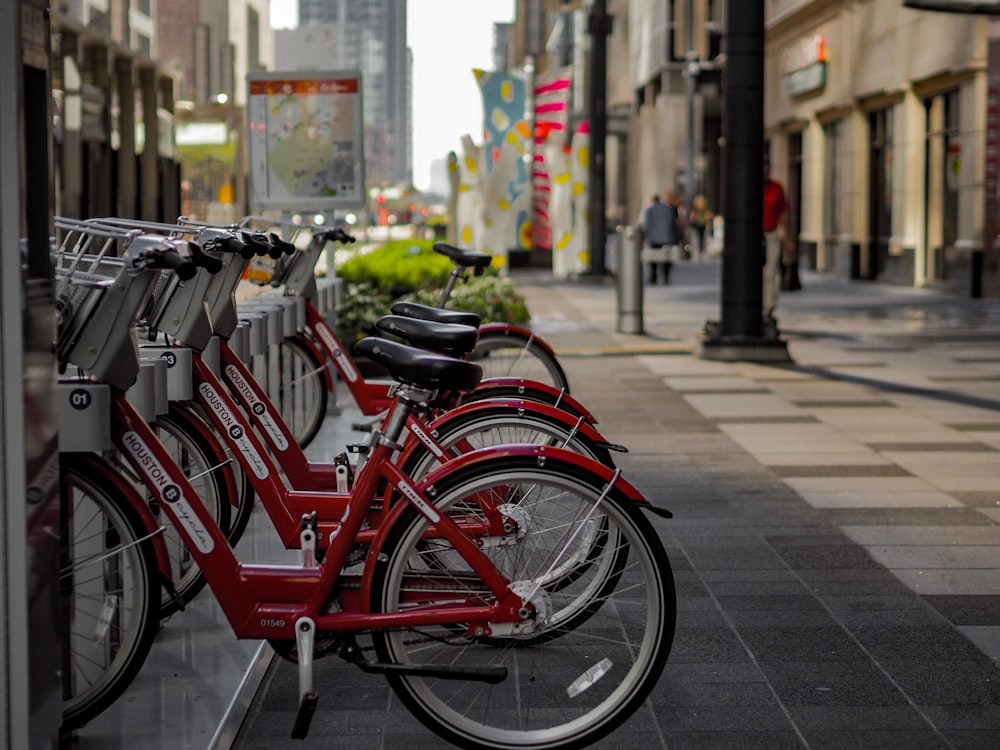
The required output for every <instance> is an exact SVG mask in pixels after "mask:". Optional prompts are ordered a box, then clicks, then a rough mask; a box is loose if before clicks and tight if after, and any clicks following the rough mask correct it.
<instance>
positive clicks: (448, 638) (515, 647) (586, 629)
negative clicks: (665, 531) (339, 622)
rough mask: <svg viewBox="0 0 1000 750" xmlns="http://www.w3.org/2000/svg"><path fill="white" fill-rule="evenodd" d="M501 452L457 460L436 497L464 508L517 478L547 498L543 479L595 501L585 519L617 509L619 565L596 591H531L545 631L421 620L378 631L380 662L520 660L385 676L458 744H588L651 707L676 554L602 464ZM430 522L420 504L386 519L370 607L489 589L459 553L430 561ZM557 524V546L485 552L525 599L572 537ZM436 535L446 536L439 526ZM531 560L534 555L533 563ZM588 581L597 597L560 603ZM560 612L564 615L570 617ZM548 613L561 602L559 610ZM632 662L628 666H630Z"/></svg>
mask: <svg viewBox="0 0 1000 750" xmlns="http://www.w3.org/2000/svg"><path fill="white" fill-rule="evenodd" d="M495 464H496V466H495V470H493V471H489V472H483V471H482V468H483V467H480V468H479V470H478V471H477V472H476V473H475V474H473V473H471V472H464V476H463V472H455V475H454V476H450V477H446V478H445V477H443V478H442V479H441V481H439V482H436V484H435V488H436V489H437V495H436V497H435V504H436V506H437V507H439V508H442V509H445V510H447V509H449V508H451V507H453V506H466V505H468V503H467V502H465V498H467V497H468V496H469V495H470V494H474V493H479V492H484V491H489V490H490V488H497V489H499V488H503V489H504V490H505V491H506V490H507V489H508V488H510V487H511V486H515V485H516V486H527V487H529V488H531V489H530V491H531V492H532V493H534V494H535V495H538V496H539V497H540V495H539V490H540V489H545V490H546V491H547V492H548V491H551V492H552V496H551V497H548V496H546V497H545V498H544V499H542V500H541V501H542V502H545V503H547V504H551V503H555V502H566V500H565V498H568V497H569V496H570V495H572V496H574V497H575V498H576V500H578V501H579V502H580V503H581V505H582V506H583V507H588V509H589V510H591V511H592V515H591V516H590V517H589V518H587V519H586V522H587V523H590V522H591V521H592V520H593V519H594V515H597V514H598V513H599V514H600V515H602V516H604V517H605V518H606V519H607V528H608V529H610V530H612V534H613V536H615V537H618V538H620V546H619V548H618V550H619V552H620V554H621V555H624V557H625V558H626V560H625V561H624V563H623V565H622V570H621V571H620V572H619V574H618V575H617V576H616V577H614V578H608V579H606V581H605V582H604V583H602V584H600V585H599V586H598V587H597V588H596V589H594V588H593V587H590V588H591V589H592V590H590V591H589V592H588V587H589V586H590V581H588V579H586V578H581V579H579V580H577V581H576V582H574V583H573V584H572V585H571V586H570V587H568V588H567V589H563V590H553V591H549V590H548V584H545V585H544V586H543V587H542V588H540V589H538V590H537V591H535V593H534V595H533V596H530V599H531V601H532V603H533V604H535V606H536V611H537V612H539V613H540V614H541V615H542V617H543V618H544V619H543V621H542V623H541V625H540V628H541V631H540V632H525V633H514V634H507V635H502V636H500V637H497V635H496V631H494V633H493V634H491V635H489V636H488V637H484V638H476V637H470V636H469V633H468V631H467V630H466V629H464V628H463V629H462V630H460V631H459V630H458V629H457V627H458V628H461V627H462V626H461V625H460V624H452V625H445V626H440V627H437V626H428V627H424V628H420V629H418V631H417V632H413V631H398V630H397V631H386V632H376V633H373V634H372V637H373V642H374V646H375V651H376V654H377V656H378V658H379V660H380V661H381V662H384V663H393V664H407V663H412V664H424V665H426V664H430V665H437V664H440V665H450V666H467V667H472V668H475V667H477V666H495V665H498V664H499V665H504V666H509V667H510V668H509V669H508V674H507V678H506V679H505V680H504V681H502V682H500V683H499V684H496V685H484V684H482V683H473V682H455V681H452V680H442V679H434V678H429V677H428V678H424V677H420V676H415V675H406V674H399V673H395V674H388V675H387V679H388V681H389V684H390V686H391V687H392V689H393V690H394V692H395V693H396V695H397V696H398V697H399V699H400V700H401V701H402V702H403V704H404V705H406V706H407V708H408V709H409V710H410V712H411V713H412V714H413V715H414V716H415V717H416V718H417V719H418V720H420V721H421V722H422V723H423V724H424V725H425V726H427V727H428V728H429V729H431V730H432V731H434V732H435V733H436V734H438V735H439V736H441V737H443V738H445V739H446V740H448V741H450V742H452V743H454V744H456V745H458V746H460V747H466V748H491V749H499V748H504V749H505V750H512V749H513V748H521V749H529V748H530V749H531V750H555V749H557V748H560V749H561V748H579V747H586V746H588V745H589V744H590V743H592V742H595V741H596V740H598V739H600V738H601V737H604V736H606V735H607V734H609V733H610V732H611V731H613V730H614V729H615V728H616V727H618V726H619V725H621V724H622V723H623V722H624V721H625V720H626V719H627V718H628V717H629V716H630V715H631V714H632V713H633V712H634V711H635V710H636V709H637V708H638V707H639V706H640V705H641V703H642V701H644V700H645V699H646V697H647V696H648V694H649V692H650V691H651V690H652V688H653V686H654V684H655V682H656V680H657V678H658V677H659V674H660V672H661V671H662V669H663V666H664V664H665V663H666V660H667V657H668V655H669V651H670V647H671V644H672V641H673V632H674V626H675V621H676V595H675V592H674V584H673V576H672V573H671V570H670V563H669V560H668V558H667V555H666V552H665V551H664V549H663V545H662V543H661V542H660V540H659V537H658V536H657V535H656V533H655V531H654V530H653V528H652V526H651V525H650V524H649V521H648V520H647V519H646V518H645V517H644V516H642V515H641V512H640V511H639V510H638V509H637V508H636V507H635V505H634V503H633V502H632V501H630V500H628V499H627V498H625V497H622V496H620V493H619V492H618V491H617V490H615V489H612V490H610V491H608V492H606V491H605V488H604V486H603V483H602V480H600V479H596V480H595V478H594V476H593V475H592V474H588V473H587V472H583V471H581V470H579V469H576V468H574V467H568V466H565V465H563V466H560V467H539V466H537V465H535V464H534V463H533V462H532V461H531V460H524V459H523V457H517V458H514V457H512V458H510V459H506V458H505V459H499V460H497V461H496V462H495ZM557 497H562V498H564V500H562V501H559V500H557ZM583 522H584V520H583V519H581V523H583ZM427 529H428V521H427V520H426V519H425V518H424V517H423V516H422V515H419V514H418V513H417V512H416V511H415V510H414V509H412V508H411V509H408V511H407V512H406V513H404V514H403V515H402V516H401V517H400V522H399V523H397V524H395V525H394V526H393V528H392V529H390V530H389V532H388V536H387V538H386V543H385V544H384V545H383V547H382V549H381V554H380V557H379V560H378V561H377V562H376V568H375V571H374V577H373V589H372V598H371V607H372V611H374V612H393V611H400V610H403V609H405V608H406V607H407V606H414V607H419V606H421V605H422V604H427V603H433V602H434V601H435V600H439V601H443V602H446V601H455V600H456V597H459V598H460V599H461V600H462V601H468V600H473V599H475V597H476V596H477V595H479V596H482V593H478V594H477V588H476V581H477V580H478V579H477V577H476V576H475V575H474V574H471V572H470V571H469V570H468V568H467V567H465V563H464V560H462V559H461V558H459V557H458V556H457V554H452V555H451V556H450V559H451V560H452V562H451V567H450V568H445V569H441V568H439V567H438V566H437V563H438V562H439V560H440V556H441V552H440V550H439V551H438V552H437V553H436V555H437V557H436V558H435V559H434V561H433V562H432V564H431V566H430V567H421V560H422V557H423V555H424V549H423V548H424V547H426V546H427V545H428V544H429V542H430V537H432V536H433V535H431V534H427ZM556 533H557V532H555V531H553V539H552V540H551V541H552V542H553V543H554V544H555V547H554V548H552V549H545V548H543V547H539V548H538V550H537V552H538V554H528V553H527V550H525V549H524V548H523V547H522V548H519V549H517V550H516V551H512V552H511V554H510V555H509V556H508V557H504V555H505V554H506V553H505V552H504V550H505V549H507V550H509V549H510V548H505V547H502V546H498V547H493V548H485V551H486V552H487V553H488V554H490V553H491V551H493V552H495V554H493V555H492V556H493V559H494V561H495V562H496V563H497V566H498V568H499V569H500V571H501V572H502V573H504V574H505V575H507V576H508V577H509V578H510V579H511V581H512V582H513V583H512V587H513V588H514V589H515V590H519V591H520V592H521V593H522V595H523V596H526V597H527V596H529V595H530V594H531V592H532V591H533V590H535V589H536V588H538V584H537V582H536V580H535V579H539V580H543V581H544V580H545V578H546V576H548V574H549V573H550V572H551V571H552V570H553V569H554V567H555V563H556V562H558V557H559V555H560V552H559V549H558V547H559V545H560V544H564V541H558V540H556V539H555V534H556ZM568 533H569V528H568V527H567V528H566V529H564V530H563V532H562V536H560V539H563V540H565V538H566V534H568ZM541 541H543V540H536V543H540V542H541ZM437 542H438V544H439V545H443V540H440V538H439V539H438V540H437ZM552 555H555V559H554V560H553V558H552ZM529 565H530V566H537V567H535V568H530V569H529V568H528V566H529ZM463 568H464V569H463ZM532 571H534V572H532ZM539 573H541V575H539ZM525 576H527V577H525ZM418 579H419V580H418ZM408 584H412V585H408ZM435 591H437V592H439V593H440V596H438V595H437V594H435V593H434V592H435ZM478 591H480V592H481V589H480V590H478ZM580 592H584V593H583V595H585V596H589V597H591V598H592V601H591V602H589V604H588V606H586V607H584V608H581V607H578V606H574V607H573V609H572V610H571V611H569V610H567V607H569V606H571V605H570V604H566V606H565V607H564V606H563V603H565V602H570V601H571V598H572V597H574V596H577V595H580ZM401 602H402V603H401ZM564 611H566V612H567V614H566V616H565V617H563V618H562V619H560V613H562V612H564ZM546 613H555V615H554V617H555V619H551V617H552V616H551V615H548V614H546ZM571 620H572V621H571ZM536 622H537V620H536ZM550 622H551V623H553V624H552V625H551V626H550V625H549V624H548V623H550ZM456 626H457V627H456ZM494 627H496V628H499V627H500V626H494ZM411 647H412V648H411ZM623 664H624V665H627V666H626V667H625V668H622V665H623ZM616 665H617V666H616ZM571 691H572V695H571ZM451 701H454V702H455V704H454V705H452V704H451ZM536 708H538V709H540V710H534V709H536Z"/></svg>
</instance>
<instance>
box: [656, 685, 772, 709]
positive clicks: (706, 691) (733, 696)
mask: <svg viewBox="0 0 1000 750" xmlns="http://www.w3.org/2000/svg"><path fill="white" fill-rule="evenodd" d="M649 700H650V702H651V703H652V704H653V705H654V706H656V707H657V709H658V708H659V707H661V706H689V707H696V706H706V707H707V706H774V705H777V701H776V699H775V697H774V693H773V692H772V691H771V689H770V688H769V687H768V686H767V683H764V682H680V681H677V680H661V681H660V682H659V684H658V685H657V686H656V687H655V688H654V689H653V692H652V694H651V695H650V697H649Z"/></svg>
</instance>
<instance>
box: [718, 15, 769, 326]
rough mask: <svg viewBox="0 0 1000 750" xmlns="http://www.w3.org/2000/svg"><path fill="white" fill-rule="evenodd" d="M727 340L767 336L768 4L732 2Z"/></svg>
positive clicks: (727, 74) (727, 82)
mask: <svg viewBox="0 0 1000 750" xmlns="http://www.w3.org/2000/svg"><path fill="white" fill-rule="evenodd" d="M726 6H727V7H726V12H727V16H726V19H727V22H726V47H725V50H726V65H725V70H724V73H723V76H724V77H723V83H724V87H725V104H724V107H725V109H724V113H723V125H722V133H723V136H724V138H725V156H724V165H725V174H726V179H725V181H724V183H725V188H724V201H725V213H724V216H725V220H726V232H725V238H724V241H723V253H722V317H721V320H720V330H719V333H720V334H721V335H722V336H723V337H739V338H743V337H746V338H751V339H756V338H760V337H761V334H762V333H763V325H762V320H761V318H762V313H763V301H762V295H763V288H762V278H763V258H764V254H763V238H764V210H763V207H764V178H763V160H764V0H727V2H726Z"/></svg>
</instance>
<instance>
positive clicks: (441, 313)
mask: <svg viewBox="0 0 1000 750" xmlns="http://www.w3.org/2000/svg"><path fill="white" fill-rule="evenodd" d="M389 309H390V310H391V311H392V312H393V314H395V315H405V316H406V317H407V318H419V319H420V320H433V321H434V322H435V323H455V324H458V325H463V326H472V327H473V328H479V324H480V323H482V322H483V320H482V318H480V317H479V315H477V314H476V313H474V312H461V311H459V310H443V309H441V308H440V307H431V306H430V305H421V304H420V303H419V302H407V301H406V300H403V301H402V302H393V303H392V307H391V308H389Z"/></svg>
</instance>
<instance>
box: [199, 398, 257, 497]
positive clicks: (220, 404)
mask: <svg viewBox="0 0 1000 750" xmlns="http://www.w3.org/2000/svg"><path fill="white" fill-rule="evenodd" d="M198 391H199V392H200V393H201V395H202V396H203V397H204V398H205V401H207V402H208V406H209V408H210V409H211V410H212V411H213V412H215V415H216V416H217V417H218V418H219V421H220V422H222V426H223V427H224V428H225V430H226V432H227V433H228V434H229V436H230V437H231V438H232V439H233V444H234V445H235V446H236V448H237V449H238V450H239V452H240V453H242V454H243V457H244V458H245V459H246V460H247V463H248V464H250V468H251V470H252V471H253V473H254V476H255V477H257V478H258V479H267V466H266V465H265V464H264V459H262V458H261V456H260V453H258V452H257V449H256V448H254V445H253V443H252V442H251V441H250V437H249V436H248V435H247V429H246V427H244V426H243V425H242V424H241V423H240V421H239V420H238V419H236V417H235V416H234V415H233V413H232V412H231V411H230V410H229V408H228V407H227V406H226V403H225V402H224V401H223V400H222V398H221V397H220V396H219V394H218V393H216V392H215V389H214V388H213V387H212V386H211V385H209V384H208V383H202V384H201V385H199V386H198Z"/></svg>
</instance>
